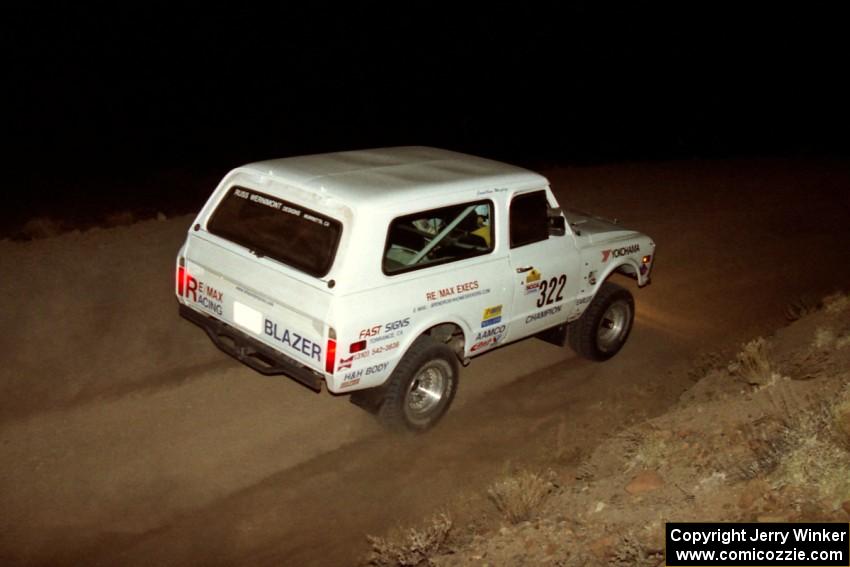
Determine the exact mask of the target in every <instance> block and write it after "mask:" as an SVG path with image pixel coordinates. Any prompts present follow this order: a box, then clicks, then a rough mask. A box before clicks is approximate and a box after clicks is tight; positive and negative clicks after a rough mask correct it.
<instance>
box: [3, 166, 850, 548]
mask: <svg viewBox="0 0 850 567" xmlns="http://www.w3.org/2000/svg"><path fill="white" fill-rule="evenodd" d="M545 173H546V174H547V175H548V177H549V178H550V180H551V181H552V183H553V186H554V188H555V190H556V193H557V194H558V196H559V199H560V200H561V202H562V204H565V205H566V206H572V207H575V208H579V209H583V210H589V211H593V212H594V213H596V214H600V215H603V216H608V217H618V218H619V219H620V220H621V222H622V223H623V224H624V225H625V226H633V227H635V228H638V229H640V230H643V231H645V232H647V233H648V234H650V235H651V236H653V238H654V239H655V241H656V242H657V244H658V264H657V267H656V272H655V275H654V277H655V281H654V283H653V285H652V286H650V287H649V288H646V289H644V290H640V291H635V295H636V299H637V304H638V313H637V324H636V328H635V330H634V332H633V334H632V337H631V338H630V342H629V344H628V345H627V346H626V348H625V349H624V351H623V352H622V353H621V354H620V355H619V356H617V357H616V358H615V359H613V360H611V361H609V362H607V363H604V364H592V363H589V362H585V361H582V360H579V359H578V358H576V357H575V356H574V355H573V354H572V353H571V352H570V351H569V350H567V349H558V348H555V347H553V346H551V345H547V344H544V343H541V342H539V341H535V340H530V341H524V342H522V343H519V344H515V345H510V346H507V347H505V348H502V349H499V350H498V351H496V352H494V353H492V354H488V355H487V356H484V357H481V358H479V359H476V360H475V361H474V362H473V364H472V365H471V366H470V367H468V368H466V369H465V370H464V371H463V373H462V376H461V387H460V392H459V397H458V399H457V401H456V404H455V406H454V407H453V408H452V410H451V411H450V412H449V415H448V416H447V418H446V419H445V421H444V422H443V423H442V424H441V425H440V427H438V428H437V429H436V430H435V431H433V432H431V433H429V434H428V435H425V436H421V437H416V438H399V437H395V436H392V435H387V434H385V433H384V432H382V431H381V430H380V429H379V428H378V427H377V426H376V425H375V424H374V423H373V421H372V420H371V418H370V417H369V416H368V415H366V414H364V413H363V412H362V411H361V410H359V409H357V408H356V407H354V406H353V405H351V404H349V403H348V402H347V400H346V399H345V398H344V397H339V398H335V397H333V396H330V395H327V394H324V395H315V394H314V393H312V392H311V391H309V390H307V389H305V388H303V387H301V386H299V385H298V384H296V383H295V382H293V381H290V380H287V379H284V378H268V377H263V376H260V375H257V374H255V373H253V372H252V371H250V370H249V369H247V368H245V367H243V366H241V365H239V364H238V363H236V362H235V361H232V360H230V359H228V358H227V357H226V356H225V355H223V354H222V353H220V352H219V351H218V350H217V349H216V348H215V347H214V346H213V345H212V344H211V343H210V342H209V340H208V339H207V337H206V336H205V335H204V334H203V332H201V331H200V330H199V329H197V328H196V327H194V326H192V325H191V324H189V323H187V322H184V321H182V320H180V319H179V318H178V317H177V314H176V303H175V301H174V299H173V297H172V278H173V261H174V254H175V253H176V250H177V248H178V247H179V245H180V242H181V240H182V237H183V233H184V231H185V230H186V228H187V227H188V225H189V223H190V222H191V219H190V218H189V217H183V218H177V219H172V220H169V221H162V222H158V221H151V222H146V223H140V224H137V225H134V226H130V227H124V228H115V229H110V230H96V231H90V232H86V233H84V234H68V235H64V236H61V237H57V238H53V239H48V240H42V241H33V242H29V243H12V242H9V241H4V242H0V274H2V275H3V276H2V281H0V302H2V309H0V329H2V337H0V346H1V347H2V352H3V353H4V355H3V356H4V358H3V364H2V368H0V388H2V390H0V391H2V398H0V463H2V465H0V510H2V515H0V561H2V562H3V563H4V564H26V563H36V564H37V563H49V564H57V563H64V564H71V563H74V564H79V563H80V562H81V561H82V562H86V563H91V564H98V563H100V564H152V563H156V564H191V563H203V564H216V563H219V564H234V563H240V564H276V565H279V564H293V565H312V564H315V565H344V564H352V563H354V562H356V560H357V558H358V557H360V556H361V555H362V554H363V553H364V551H365V550H366V541H365V538H364V535H365V534H367V533H373V534H374V533H381V532H382V531H383V530H385V529H386V528H388V527H390V526H393V525H395V524H397V523H402V524H403V523H406V522H415V521H417V520H419V519H420V518H422V517H423V516H425V515H427V514H428V513H430V512H432V511H434V510H436V509H437V508H438V507H440V506H442V505H444V503H445V502H447V501H449V500H451V499H456V498H459V497H463V495H464V494H472V493H475V492H480V490H482V489H483V487H486V485H487V484H488V483H489V481H490V480H491V479H492V478H493V476H494V475H496V474H498V473H499V471H500V470H501V467H502V466H503V464H504V463H505V462H507V461H513V462H516V461H521V460H523V459H535V458H538V457H539V456H540V454H539V453H540V451H541V447H543V448H544V450H546V451H549V452H551V453H555V454H557V455H558V456H559V457H563V459H564V460H566V461H568V460H571V459H575V458H577V456H578V455H580V454H581V453H582V451H585V450H587V449H588V448H590V447H592V446H593V444H594V443H595V442H596V441H597V440H598V439H600V438H601V436H604V435H608V434H610V433H611V432H612V431H615V430H616V429H617V428H619V427H621V426H622V425H623V424H626V423H630V422H633V421H635V420H637V419H641V418H644V417H646V416H648V415H653V414H656V413H658V412H660V411H662V410H663V409H664V408H665V407H667V406H668V405H669V404H670V403H671V402H672V401H674V400H675V399H676V398H677V397H678V395H679V394H680V393H681V392H682V391H683V390H684V389H685V388H686V387H687V386H688V384H689V379H688V377H687V373H686V372H685V369H686V368H687V367H688V366H689V364H690V361H691V360H692V358H693V357H694V356H695V355H696V354H697V353H698V352H701V351H702V352H705V351H711V350H716V349H718V348H722V347H730V346H733V345H735V344H736V343H738V342H740V341H741V340H744V339H746V338H750V337H752V336H753V335H755V334H758V333H759V332H764V331H765V330H766V329H770V328H772V327H775V326H776V325H777V324H778V323H779V322H781V320H782V317H783V308H784V307H785V305H786V304H787V303H788V302H789V301H791V300H794V299H796V298H798V297H799V296H800V295H802V294H812V295H815V296H817V295H818V294H820V293H822V292H827V291H830V290H833V289H836V288H847V287H848V284H850V192H848V189H847V188H848V187H850V167H848V165H847V164H846V163H841V162H836V161H827V160H821V161H806V162H802V161H797V162H790V163H789V162H781V161H774V160H763V161H757V160H750V161H729V162H694V161H690V162H673V163H658V164H650V165H634V164H626V165H620V166H605V167H582V168H552V169H550V170H549V171H546V172H545Z"/></svg>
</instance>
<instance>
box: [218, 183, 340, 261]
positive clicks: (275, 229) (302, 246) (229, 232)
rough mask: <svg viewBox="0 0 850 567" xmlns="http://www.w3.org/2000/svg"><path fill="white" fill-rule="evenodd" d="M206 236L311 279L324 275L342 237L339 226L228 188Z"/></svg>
mask: <svg viewBox="0 0 850 567" xmlns="http://www.w3.org/2000/svg"><path fill="white" fill-rule="evenodd" d="M207 230H209V231H210V232H211V233H212V234H215V235H216V236H220V237H222V238H226V239H227V240H230V241H231V242H235V243H236V244H239V245H241V246H244V247H246V248H248V249H249V250H251V252H252V253H254V254H256V255H257V256H258V257H261V256H268V257H269V258H272V259H274V260H277V261H278V262H282V263H284V264H287V265H289V266H292V267H293V268H295V269H297V270H301V271H302V272H306V273H308V274H310V275H311V276H316V277H321V276H324V275H325V274H327V273H328V271H329V270H330V269H331V265H332V264H333V261H334V256H335V255H336V248H337V244H339V237H340V234H341V233H342V225H341V224H340V223H339V221H336V220H334V219H332V218H329V217H327V216H325V215H322V214H320V213H317V212H315V211H311V210H309V209H305V208H304V207H301V206H299V205H294V204H292V203H289V202H287V201H284V200H283V199H279V198H277V197H272V196H270V195H266V194H264V193H260V192H258V191H254V190H253V189H246V188H244V187H233V188H231V189H230V191H228V193H227V196H225V197H224V199H223V200H222V201H221V203H220V204H219V205H218V207H217V208H216V210H215V212H214V213H213V214H212V217H211V218H210V220H209V222H208V223H207Z"/></svg>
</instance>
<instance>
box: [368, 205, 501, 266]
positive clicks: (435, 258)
mask: <svg viewBox="0 0 850 567" xmlns="http://www.w3.org/2000/svg"><path fill="white" fill-rule="evenodd" d="M492 218H493V204H492V203H491V202H490V201H478V202H474V203H464V204H461V205H453V206H450V207H443V208H442V209H434V210H430V211H423V212H421V213H416V214H412V215H407V216H403V217H399V218H397V219H395V220H393V222H392V223H391V224H390V229H389V232H388V234H387V244H386V248H385V250H384V261H383V268H384V273H385V274H395V273H400V272H406V271H410V270H417V269H420V268H426V267H428V266H433V265H435V264H445V263H447V262H456V261H458V260H463V259H465V258H471V257H473V256H480V255H482V254H489V253H490V252H491V251H492V250H493V244H494V243H493V234H494V233H493V222H492Z"/></svg>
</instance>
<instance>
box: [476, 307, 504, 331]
mask: <svg viewBox="0 0 850 567" xmlns="http://www.w3.org/2000/svg"><path fill="white" fill-rule="evenodd" d="M501 322H502V306H501V305H495V306H493V307H488V308H486V309H485V310H484V314H483V315H482V316H481V326H482V327H489V326H491V325H498V324H499V323H501Z"/></svg>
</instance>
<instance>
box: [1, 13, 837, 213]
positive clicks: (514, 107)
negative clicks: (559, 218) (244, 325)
mask: <svg viewBox="0 0 850 567" xmlns="http://www.w3.org/2000/svg"><path fill="white" fill-rule="evenodd" d="M640 4H641V5H640V6H637V7H633V8H630V9H622V8H616V7H604V6H602V5H601V3H590V2H587V3H573V4H569V5H568V7H567V8H563V7H562V5H561V4H559V3H542V4H538V5H537V7H536V8H526V9H523V10H522V11H518V10H517V9H516V8H494V7H492V6H484V7H482V8H481V10H480V11H479V12H472V11H471V10H467V11H465V12H463V13H461V11H459V10H458V8H457V5H458V4H457V3H455V4H446V5H438V4H421V5H419V6H413V5H408V4H395V5H391V6H396V7H395V8H389V7H384V8H376V7H374V5H372V4H365V6H368V7H369V8H364V7H363V5H358V6H357V8H356V9H352V8H350V9H348V10H346V11H344V12H343V11H341V10H339V9H338V8H336V7H333V6H331V5H328V6H327V7H326V8H325V9H324V10H320V9H316V10H313V11H310V12H309V13H308V12H303V11H301V12H294V11H292V10H291V9H289V8H286V9H279V10H277V11H274V12H267V11H265V10H264V9H260V8H251V7H247V6H246V5H244V4H242V5H240V6H242V7H241V8H239V9H234V8H229V9H226V10H225V9H218V11H217V12H215V13H210V12H207V11H199V12H198V13H195V14H187V13H185V12H184V13H181V14H176V13H174V12H172V11H169V10H166V9H162V10H156V9H154V8H152V7H148V6H139V7H138V8H137V9H132V8H125V9H124V10H123V11H122V13H120V14H119V13H104V12H101V11H97V10H93V9H89V10H82V9H80V10H78V11H71V12H66V13H62V14H59V13H53V12H48V11H47V10H46V9H45V12H44V13H34V12H30V13H21V14H13V15H10V16H9V18H8V19H7V21H6V23H5V24H4V27H5V28H6V29H5V30H4V32H3V36H2V38H3V43H4V47H3V51H4V54H5V55H4V57H5V58H6V59H7V64H6V65H5V68H6V69H7V70H8V71H9V72H8V74H7V81H6V86H5V88H4V99H5V103H4V107H5V112H4V113H3V114H4V117H3V120H4V122H5V125H4V127H3V131H4V133H5V135H6V138H7V147H10V146H11V147H12V148H14V149H13V150H12V152H11V156H10V157H11V158H12V160H11V163H13V164H14V165H15V167H13V169H14V170H15V171H16V172H17V173H15V174H14V175H13V177H14V183H13V184H12V185H10V186H7V192H9V190H10V189H9V187H14V194H13V195H12V196H11V198H8V199H7V203H9V204H10V206H9V207H8V208H7V209H6V210H5V215H4V219H3V220H4V222H5V223H7V224H9V223H14V222H17V221H19V220H20V219H24V218H26V217H28V216H33V215H35V214H43V213H51V214H57V213H56V210H57V207H58V208H61V210H63V211H64V212H65V214H69V215H77V216H80V215H82V216H85V214H86V213H85V211H88V212H89V213H90V214H94V213H92V211H98V212H102V211H103V210H106V209H110V208H111V209H116V208H121V207H123V206H126V207H129V208H142V209H145V208H151V209H160V210H167V211H174V212H177V211H179V210H180V209H181V208H183V209H185V210H191V209H192V208H193V207H196V206H197V203H198V200H199V199H203V198H204V197H205V196H206V195H207V194H208V193H209V191H210V190H211V188H212V187H211V185H210V184H211V183H212V182H213V181H214V180H215V178H216V177H218V176H220V175H221V174H222V173H223V172H224V171H226V170H227V169H229V168H231V167H234V166H236V165H239V164H240V163H243V162H246V161H254V160H257V159H263V158H269V157H281V156H286V155H295V154H303V153H312V152H320V151H333V150H341V149H354V148H364V147H375V146H383V145H398V144H429V145H437V146H442V147H447V148H451V149H459V150H464V151H469V152H472V153H477V154H482V155H486V156H490V157H496V158H501V159H505V160H507V161H512V162H517V163H526V164H536V163H552V162H561V163H584V162H588V161H594V162H598V161H617V160H633V159H669V158H681V157H726V156H747V155H795V154H806V155H809V154H815V155H823V154H830V155H835V154H841V155H846V152H847V150H848V142H847V132H848V126H850V120H848V118H849V117H850V113H849V112H848V104H847V101H848V100H850V97H848V94H850V92H848V90H850V89H848V87H847V86H846V84H845V83H846V80H845V75H846V73H847V68H848V61H847V59H848V57H847V55H848V40H847V34H846V33H845V30H844V26H843V24H842V22H844V21H845V20H844V18H843V16H842V15H841V14H839V13H837V11H835V12H832V11H828V10H823V9H817V8H805V9H804V8H803V6H804V4H803V3H799V4H798V5H797V8H793V7H790V8H783V9H781V11H780V9H779V8H777V7H776V6H773V5H770V4H766V5H765V6H763V7H761V8H758V9H753V8H751V9H750V10H749V11H748V12H747V13H744V12H743V11H741V9H740V8H739V7H734V6H735V5H734V4H733V5H730V6H725V7H724V5H722V4H718V3H711V4H706V5H705V6H704V7H703V8H702V9H700V8H694V7H693V6H691V7H689V8H688V9H687V10H682V9H680V8H677V9H673V8H670V7H660V6H656V7H655V8H652V9H647V8H646V7H645V6H643V3H640ZM398 7H404V10H400V9H399V8H398ZM7 155H9V154H7ZM186 187H188V189H186ZM45 197H47V199H45ZM47 202H49V203H50V204H49V205H48V204H45V203H47Z"/></svg>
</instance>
